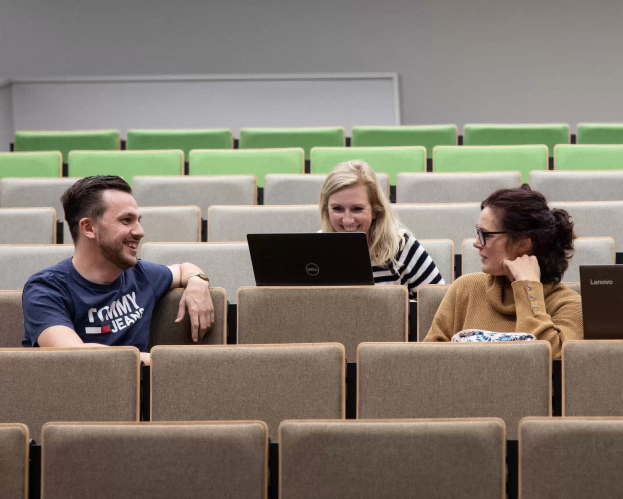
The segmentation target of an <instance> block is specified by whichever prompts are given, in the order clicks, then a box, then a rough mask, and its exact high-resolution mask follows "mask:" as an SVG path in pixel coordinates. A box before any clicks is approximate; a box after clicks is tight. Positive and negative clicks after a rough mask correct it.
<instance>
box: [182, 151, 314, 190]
mask: <svg viewBox="0 0 623 499" xmlns="http://www.w3.org/2000/svg"><path fill="white" fill-rule="evenodd" d="M269 173H298V174H301V175H302V174H304V173H305V152H304V151H303V149H301V148H292V149H253V150H252V149H248V150H242V149H237V150H232V151H222V150H220V151H218V150H197V149H195V150H194V151H191V152H190V159H189V168H188V174H189V175H255V176H256V178H257V186H258V188H261V189H263V188H264V176H265V175H267V174H269Z"/></svg>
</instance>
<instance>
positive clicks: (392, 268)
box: [372, 230, 445, 299]
mask: <svg viewBox="0 0 623 499" xmlns="http://www.w3.org/2000/svg"><path fill="white" fill-rule="evenodd" d="M401 233H402V237H403V238H404V246H403V248H402V249H401V250H400V251H399V252H398V255H396V261H397V262H398V265H395V264H392V263H391V262H390V263H389V265H388V266H385V267H378V266H376V265H374V266H372V272H373V274H374V284H377V285H390V284H394V285H403V286H407V288H408V289H409V298H411V299H415V298H416V297H417V288H418V286H420V285H421V284H445V281H444V280H443V277H442V276H441V274H440V273H439V270H438V269H437V266H436V265H435V262H433V259H432V258H431V257H430V255H429V254H428V253H427V252H426V250H425V249H424V247H423V246H422V245H421V244H420V243H419V242H418V240H417V239H416V238H415V236H414V235H413V234H409V233H408V232H406V231H402V230H401Z"/></svg>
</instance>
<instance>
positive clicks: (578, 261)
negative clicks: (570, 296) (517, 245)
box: [462, 237, 615, 283]
mask: <svg viewBox="0 0 623 499" xmlns="http://www.w3.org/2000/svg"><path fill="white" fill-rule="evenodd" d="M474 241H475V239H466V240H465V241H463V245H462V247H463V259H462V262H463V271H462V273H463V274H471V273H474V272H480V269H481V268H482V264H481V261H480V254H479V251H478V249H477V248H474ZM573 249H574V251H573V257H572V258H571V260H569V268H568V269H567V271H566V272H565V273H564V275H563V276H562V282H565V283H566V282H578V281H579V280H580V265H612V264H614V263H615V247H614V239H612V238H611V237H578V238H577V239H576V240H575V241H573Z"/></svg>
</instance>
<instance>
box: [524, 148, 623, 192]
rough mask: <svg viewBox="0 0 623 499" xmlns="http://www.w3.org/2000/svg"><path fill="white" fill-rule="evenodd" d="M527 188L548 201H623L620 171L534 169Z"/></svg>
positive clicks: (622, 182) (622, 181)
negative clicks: (540, 170)
mask: <svg viewBox="0 0 623 499" xmlns="http://www.w3.org/2000/svg"><path fill="white" fill-rule="evenodd" d="M572 147H576V146H572ZM530 187H532V189H534V190H535V191H539V192H540V193H542V194H543V195H544V196H545V197H546V198H547V200H548V201H623V171H620V170H610V171H609V170H599V171H564V170H553V171H551V170H550V171H544V172H539V171H533V172H531V173H530Z"/></svg>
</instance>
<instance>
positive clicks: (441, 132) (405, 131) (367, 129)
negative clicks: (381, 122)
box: [351, 125, 458, 158]
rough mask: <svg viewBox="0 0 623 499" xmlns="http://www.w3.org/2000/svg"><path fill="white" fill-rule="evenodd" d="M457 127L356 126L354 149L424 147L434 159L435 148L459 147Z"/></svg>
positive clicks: (353, 134)
mask: <svg viewBox="0 0 623 499" xmlns="http://www.w3.org/2000/svg"><path fill="white" fill-rule="evenodd" d="M457 138H458V129H457V126H456V125H417V126H355V127H353V133H352V142H351V144H352V146H353V147H388V146H423V147H425V148H426V155H427V157H429V158H430V157H432V155H433V148H434V147H435V146H455V145H457Z"/></svg>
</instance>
